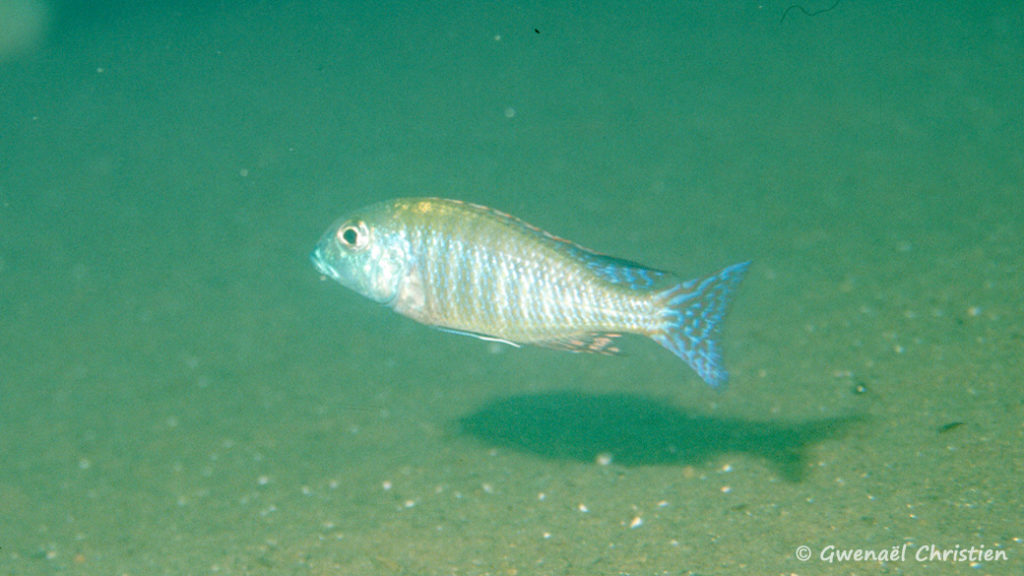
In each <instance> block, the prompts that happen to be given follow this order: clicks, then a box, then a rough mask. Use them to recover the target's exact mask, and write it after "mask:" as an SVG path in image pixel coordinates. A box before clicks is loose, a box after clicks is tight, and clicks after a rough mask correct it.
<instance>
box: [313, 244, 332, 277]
mask: <svg viewBox="0 0 1024 576" xmlns="http://www.w3.org/2000/svg"><path fill="white" fill-rule="evenodd" d="M309 259H310V260H312V261H313V266H316V269H317V272H320V274H321V275H322V276H326V277H327V278H330V279H331V280H338V279H339V276H338V272H337V271H336V270H335V269H334V268H331V266H330V265H329V264H327V261H326V260H325V259H324V256H323V254H322V253H321V252H320V247H319V246H318V247H317V248H316V249H315V250H313V251H312V252H311V253H310V254H309Z"/></svg>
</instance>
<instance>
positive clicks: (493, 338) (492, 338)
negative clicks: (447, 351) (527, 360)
mask: <svg viewBox="0 0 1024 576" xmlns="http://www.w3.org/2000/svg"><path fill="white" fill-rule="evenodd" d="M438 330H440V331H442V332H448V333H450V334H458V335H460V336H472V337H473V338H478V339H480V340H485V341H487V342H498V343H501V344H508V345H509V346H514V347H516V348H519V344H516V343H515V342H512V341H511V340H505V339H504V338H498V337H497V336H490V335H487V334H480V333H477V332H467V331H465V330H455V329H454V328H438Z"/></svg>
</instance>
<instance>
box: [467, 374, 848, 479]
mask: <svg viewBox="0 0 1024 576" xmlns="http://www.w3.org/2000/svg"><path fill="white" fill-rule="evenodd" d="M858 419H859V418H858V417H836V418H825V419H821V420H812V421H805V422H798V423H792V422H790V423H781V422H771V421H763V422H751V421H746V420H738V419H731V418H719V417H714V416H707V415H701V414H697V413H694V412H688V411H685V410H680V409H678V408H676V407H673V406H671V405H669V404H666V403H663V402H659V401H658V400H655V399H653V398H649V397H645V396H640V395H635V394H600V395H594V394H581V393H578V392H552V393H545V394H528V395H521V396H512V397H508V398H503V399H499V400H495V401H493V402H490V403H489V404H487V405H485V406H483V407H482V408H481V409H479V410H477V411H476V412H474V413H473V414H470V415H468V416H465V417H463V418H460V419H459V420H458V427H459V431H460V432H461V433H462V434H465V435H468V436H471V437H474V438H476V439H478V440H481V441H483V442H485V443H487V444H491V445H496V446H505V447H509V448H512V449H514V450H520V451H523V452H530V453H533V454H538V455H540V456H543V457H546V458H552V459H560V460H577V461H581V462H594V461H595V459H597V458H598V457H599V456H601V455H608V456H610V457H611V458H612V461H613V462H614V463H615V464H618V465H622V466H658V465H677V466H686V465H697V464H701V463H705V462H708V461H709V460H713V459H714V458H716V457H717V456H720V455H722V454H726V453H743V454H751V455H754V456H759V457H762V458H765V459H766V460H768V461H770V462H771V463H773V464H774V466H775V467H776V468H777V469H778V471H779V474H780V475H781V476H782V477H783V478H784V479H786V480H788V481H791V482H797V481H800V480H801V479H802V478H803V477H804V474H805V473H806V471H807V469H808V466H807V463H806V456H805V449H806V448H807V446H809V445H811V444H815V443H818V442H821V441H822V440H825V439H827V438H831V437H835V436H837V435H838V434H840V433H841V432H842V430H843V429H845V428H846V427H847V425H848V424H850V423H852V422H853V421H855V420H858Z"/></svg>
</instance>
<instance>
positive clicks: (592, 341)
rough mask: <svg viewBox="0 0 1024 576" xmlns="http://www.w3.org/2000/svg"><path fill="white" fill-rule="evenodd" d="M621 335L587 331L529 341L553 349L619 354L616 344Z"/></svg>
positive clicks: (619, 350)
mask: <svg viewBox="0 0 1024 576" xmlns="http://www.w3.org/2000/svg"><path fill="white" fill-rule="evenodd" d="M620 336H622V334H619V333H617V332H587V333H583V334H570V335H569V336H559V337H558V338H549V339H547V340H537V341H534V342H530V344H534V345H536V346H543V347H545V348H554V349H555V350H568V351H569V352H587V353H590V354H605V355H613V354H620V353H621V352H622V350H621V349H620V348H619V347H618V346H616V342H617V340H616V339H617V338H618V337H620Z"/></svg>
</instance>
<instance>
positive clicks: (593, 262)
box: [465, 203, 672, 290]
mask: <svg viewBox="0 0 1024 576" xmlns="http://www.w3.org/2000/svg"><path fill="white" fill-rule="evenodd" d="M465 205H466V206H469V207H470V208H471V209H473V210H476V211H477V212H478V213H481V214H485V215H488V216H490V217H491V218H494V219H497V220H501V221H504V222H506V223H508V224H512V225H515V226H519V227H521V229H524V230H527V231H528V232H529V233H531V234H535V235H536V236H537V237H540V238H545V239H547V240H551V241H553V242H552V244H551V245H552V246H553V247H554V248H555V249H556V250H558V251H560V252H562V253H563V254H566V255H567V256H569V257H571V258H573V259H575V260H578V261H580V262H583V264H585V265H586V267H587V268H589V269H590V270H591V271H593V272H594V273H595V274H597V275H598V276H599V277H601V279H603V280H605V281H607V282H611V283H612V284H624V285H627V286H629V287H630V288H633V289H637V290H646V289H651V288H655V287H660V285H661V280H662V279H665V278H672V275H671V274H670V273H668V272H664V271H662V270H655V269H653V268H649V267H647V266H644V265H643V264H639V263H637V262H633V261H631V260H625V259H623V258H615V257H613V256H606V255H604V254H601V253H598V252H594V251H593V250H591V249H589V248H584V247H583V246H580V245H579V244H577V243H575V242H573V241H571V240H566V239H565V238H562V237H560V236H556V235H554V234H552V233H550V232H548V231H546V230H543V229H541V228H538V227H537V226H534V225H533V224H530V223H528V222H524V221H522V220H520V219H519V218H517V217H515V216H513V215H511V214H508V213H507V212H502V211H501V210H495V209H494V208H490V207H488V206H481V205H479V204H471V203H465Z"/></svg>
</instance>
